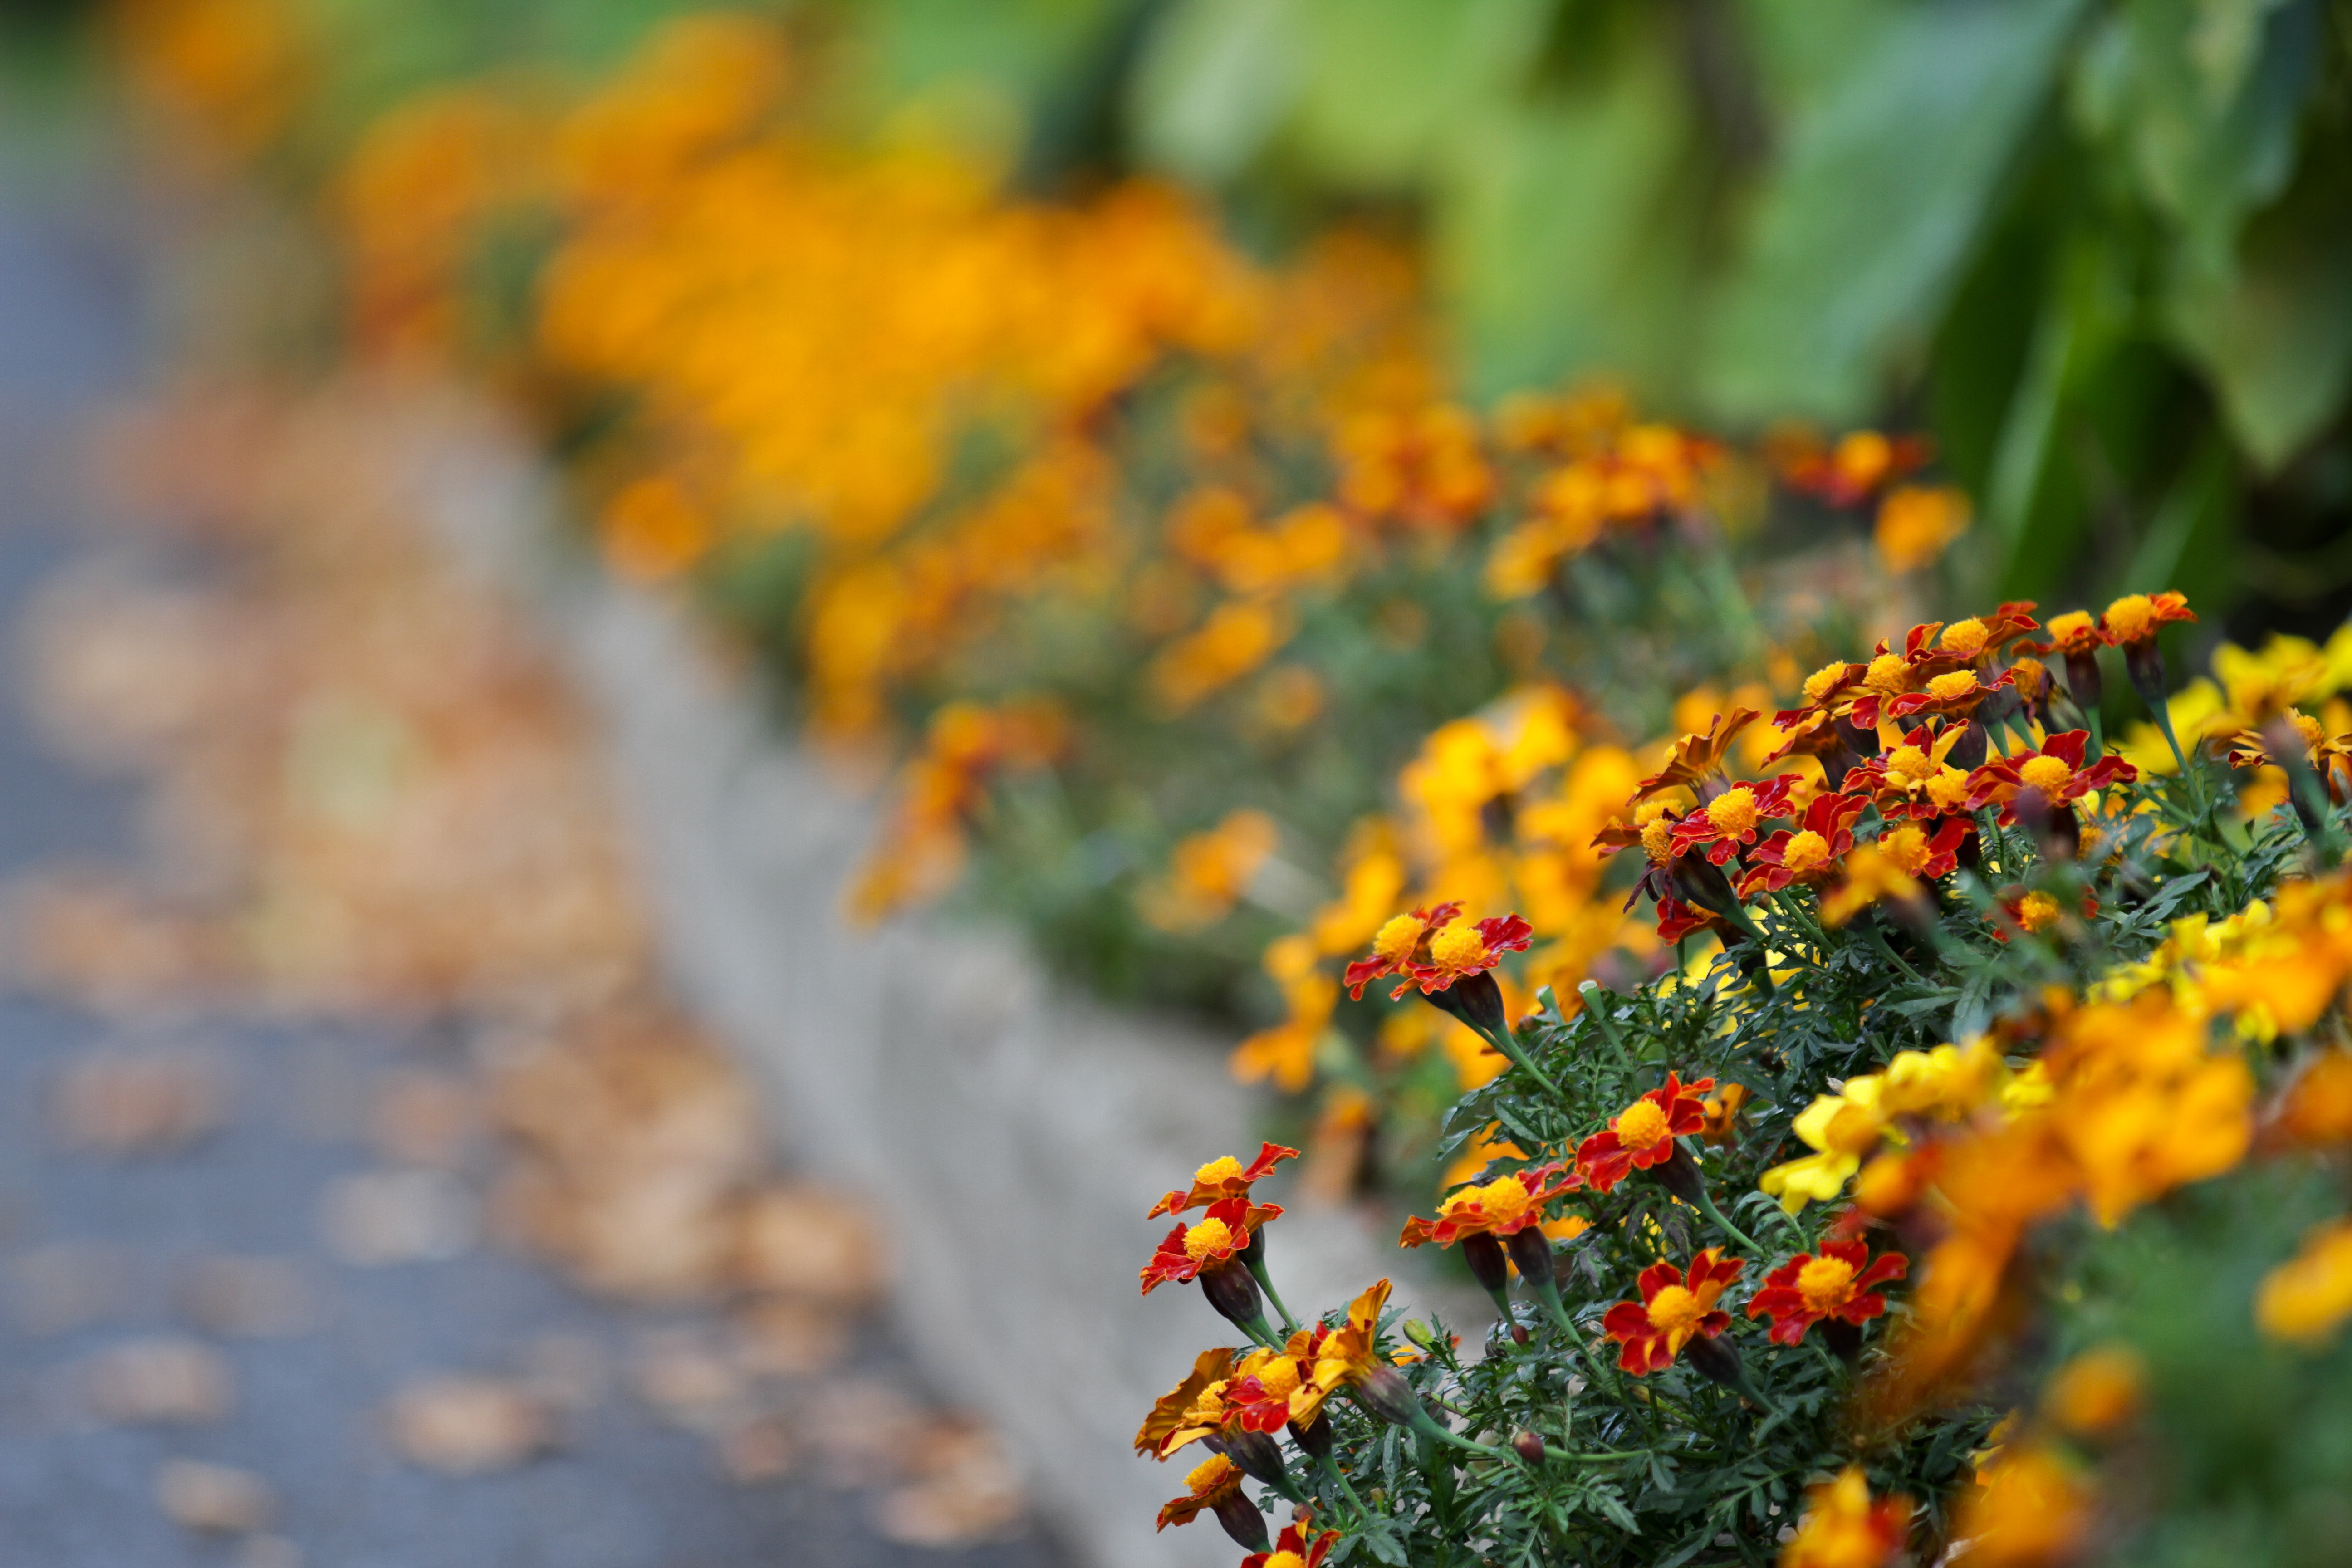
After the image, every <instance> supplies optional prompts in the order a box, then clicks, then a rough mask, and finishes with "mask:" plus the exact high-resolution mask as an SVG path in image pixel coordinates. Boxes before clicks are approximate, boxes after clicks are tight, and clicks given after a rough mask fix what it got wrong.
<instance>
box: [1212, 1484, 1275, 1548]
mask: <svg viewBox="0 0 2352 1568" xmlns="http://www.w3.org/2000/svg"><path fill="white" fill-rule="evenodd" d="M1216 1513H1217V1522H1218V1523H1219V1524H1222V1525H1223V1526H1224V1527H1225V1533H1226V1534H1227V1535H1230V1536H1232V1537H1233V1538H1234V1542H1235V1543H1236V1544H1237V1545H1239V1546H1240V1547H1241V1548H1242V1550H1243V1551H1244V1552H1264V1551H1265V1550H1266V1549H1267V1548H1268V1547H1269V1546H1271V1545H1272V1544H1273V1543H1272V1542H1269V1541H1267V1539H1266V1535H1265V1515H1264V1514H1262V1513H1260V1512H1258V1510H1257V1504H1255V1503H1254V1502H1252V1501H1250V1500H1249V1499H1247V1498H1245V1497H1244V1496H1242V1494H1241V1493H1240V1491H1238V1490H1236V1491H1234V1494H1233V1495H1232V1496H1230V1497H1224V1498H1220V1499H1218V1500H1217V1502H1216Z"/></svg>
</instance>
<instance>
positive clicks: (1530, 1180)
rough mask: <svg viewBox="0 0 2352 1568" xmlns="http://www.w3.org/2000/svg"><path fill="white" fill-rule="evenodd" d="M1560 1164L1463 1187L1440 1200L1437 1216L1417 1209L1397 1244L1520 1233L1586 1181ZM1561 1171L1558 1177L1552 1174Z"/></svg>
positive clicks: (1447, 1244) (1449, 1241) (1446, 1244)
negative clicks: (1546, 1207) (1426, 1216)
mask: <svg viewBox="0 0 2352 1568" xmlns="http://www.w3.org/2000/svg"><path fill="white" fill-rule="evenodd" d="M1560 1169H1561V1167H1560V1166H1559V1164H1557V1163H1554V1164H1549V1165H1535V1166H1530V1167H1529V1168H1528V1169H1527V1170H1524V1171H1516V1172H1513V1173H1511V1174H1509V1175H1507V1176H1497V1177H1496V1179H1495V1180H1493V1181H1491V1182H1488V1183H1486V1184H1485V1185H1484V1186H1471V1187H1464V1188H1462V1189H1460V1190H1459V1191H1457V1192H1454V1193H1453V1194H1450V1195H1449V1196H1448V1197H1447V1198H1446V1200H1445V1201H1444V1203H1443V1204H1441V1205H1438V1209H1437V1217H1436V1218H1435V1219H1433V1220H1428V1219H1423V1218H1422V1217H1421V1216H1420V1215H1414V1216H1413V1217H1412V1218H1411V1219H1408V1220H1406V1221H1405V1222H1404V1234H1403V1235H1402V1236H1401V1237H1398V1238H1397V1245H1398V1246H1400V1247H1419V1246H1421V1245H1422V1244H1423V1243H1424V1242H1431V1241H1433V1242H1435V1243H1437V1245H1438V1246H1440V1247H1451V1246H1453V1245H1454V1243H1455V1242H1457V1241H1459V1240H1461V1239H1462V1238H1463V1237H1465V1236H1495V1237H1504V1236H1517V1234H1518V1233H1519V1232H1520V1231H1523V1230H1525V1229H1527V1227H1528V1226H1531V1225H1536V1224H1538V1223H1540V1222H1541V1220H1542V1219H1543V1211H1544V1205H1546V1204H1548V1203H1549V1202H1550V1201H1551V1200H1552V1199H1554V1198H1556V1197H1558V1196H1559V1195H1560V1194H1562V1193H1566V1192H1572V1191H1574V1190H1575V1189H1577V1188H1579V1187H1580V1186H1582V1185H1583V1184H1584V1180H1583V1178H1582V1177H1581V1176H1580V1175H1578V1174H1577V1173H1575V1172H1573V1171H1571V1172H1570V1173H1568V1174H1566V1175H1565V1176H1561V1175H1559V1172H1560ZM1556 1176H1557V1177H1559V1179H1558V1180H1553V1179H1552V1178H1554V1177H1556Z"/></svg>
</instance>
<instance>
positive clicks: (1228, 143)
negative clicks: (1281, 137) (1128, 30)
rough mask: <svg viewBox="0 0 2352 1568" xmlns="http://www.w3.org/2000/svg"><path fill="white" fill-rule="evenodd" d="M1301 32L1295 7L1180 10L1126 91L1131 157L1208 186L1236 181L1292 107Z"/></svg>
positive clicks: (1226, 0)
mask: <svg viewBox="0 0 2352 1568" xmlns="http://www.w3.org/2000/svg"><path fill="white" fill-rule="evenodd" d="M1306 31H1307V29H1306V25H1305V22H1304V21H1303V19H1302V18H1301V17H1300V16H1299V14H1298V6H1297V4H1296V0H1179V4H1177V5H1172V6H1171V7H1170V8H1169V9H1168V11H1167V12H1166V14H1165V15H1163V16H1161V17H1160V21H1159V24H1158V26H1155V27H1153V29H1152V32H1151V37H1150V41H1149V42H1148V43H1147V44H1146V46H1145V47H1144V52H1143V57H1142V58H1141V59H1140V60H1139V62H1138V64H1137V68H1136V74H1135V80H1134V81H1133V83H1132V84H1131V85H1130V87H1129V96H1128V132H1129V136H1130V137H1131V138H1132V139H1133V142H1134V143H1135V147H1136V150H1137V152H1138V153H1140V154H1141V155H1142V157H1143V158H1144V159H1145V160H1147V161H1148V162H1150V163H1155V164H1157V165H1159V166H1160V167H1161V168H1166V169H1172V170H1174V171H1176V172H1177V173H1179V174H1185V175H1188V176H1190V177H1191V178H1192V179H1196V180H1202V181H1205V182H1208V183H1211V184H1217V183H1222V182H1223V181H1227V180H1231V179H1233V178H1234V177H1235V176H1236V175H1238V174H1241V173H1242V171H1243V170H1244V168H1246V167H1247V166H1248V165H1249V164H1250V163H1251V162H1252V161H1254V160H1255V158H1256V157H1257V155H1258V153H1260V152H1261V151H1262V150H1263V149H1264V148H1265V143H1266V142H1267V140H1268V138H1270V137H1271V136H1272V135H1273V134H1274V132H1275V131H1276V129H1277V128H1278V127H1279V126H1280V125H1281V123H1282V121H1285V120H1286V119H1287V118H1288V117H1289V114H1290V111H1291V108H1292V106H1293V105H1294V104H1295V103H1297V99H1298V92H1299V89H1300V87H1301V85H1302V84H1303V83H1304V81H1305V79H1306V74H1307V66H1306V59H1307V47H1306Z"/></svg>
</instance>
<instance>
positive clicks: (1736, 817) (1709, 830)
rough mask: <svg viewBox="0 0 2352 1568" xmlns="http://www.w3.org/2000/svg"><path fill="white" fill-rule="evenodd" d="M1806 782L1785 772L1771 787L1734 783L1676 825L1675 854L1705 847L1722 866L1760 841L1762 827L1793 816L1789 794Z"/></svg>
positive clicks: (1798, 775) (1673, 847)
mask: <svg viewBox="0 0 2352 1568" xmlns="http://www.w3.org/2000/svg"><path fill="white" fill-rule="evenodd" d="M1803 782H1804V777H1803V775H1802V774H1801V773H1782V774H1780V776H1779V777H1778V778H1775V779H1773V780H1772V781H1771V782H1770V783H1769V784H1734V785H1733V786H1732V787H1731V788H1729V789H1727V790H1725V791H1724V792H1723V793H1722V794H1721V795H1717V796H1716V797H1715V798H1714V799H1713V800H1711V801H1709V802H1707V803H1706V805H1703V806H1700V807H1699V808H1698V809H1697V810H1696V811H1694V812H1692V813H1691V814H1690V815H1689V816H1685V817H1684V818H1683V819H1682V820H1681V821H1680V822H1677V823H1675V828H1674V838H1673V843H1672V848H1671V853H1673V854H1675V855H1687V854H1689V853H1691V852H1692V851H1693V850H1695V849H1699V848H1705V849H1706V858H1708V859H1709V860H1710V861H1713V862H1714V863H1715V864H1716V865H1717V866H1720V865H1722V864H1723V863H1724V862H1725V861H1727V860H1728V859H1730V858H1731V857H1732V856H1733V855H1735V854H1737V853H1738V850H1739V847H1740V846H1741V845H1743V844H1753V843H1755V842H1756V830H1757V828H1758V826H1759V825H1761V824H1762V823H1764V822H1767V821H1769V820H1771V819H1773V818H1776V817H1784V816H1788V815H1789V792H1790V789H1791V788H1793V787H1795V786H1796V785H1797V784H1801V783H1803Z"/></svg>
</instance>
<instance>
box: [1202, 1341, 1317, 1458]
mask: <svg viewBox="0 0 2352 1568" xmlns="http://www.w3.org/2000/svg"><path fill="white" fill-rule="evenodd" d="M1330 1334H1331V1331H1330V1330H1329V1329H1328V1328H1326V1327H1324V1326H1323V1325H1322V1324H1320V1323H1318V1324H1316V1325H1315V1327H1313V1328H1311V1329H1301V1330H1299V1331H1297V1333H1295V1334H1293V1335H1291V1336H1290V1338H1289V1340H1288V1341H1287V1342H1285V1344H1284V1346H1283V1348H1282V1350H1281V1352H1279V1353H1276V1352H1273V1351H1268V1350H1261V1351H1256V1352H1253V1353H1251V1354H1250V1355H1249V1356H1247V1357H1245V1358H1244V1360H1243V1362H1242V1363H1241V1365H1239V1366H1238V1367H1236V1368H1234V1374H1233V1376H1232V1378H1231V1379H1230V1380H1228V1381H1227V1383H1226V1384H1225V1386H1224V1388H1223V1391H1222V1396H1221V1397H1222V1405H1223V1411H1224V1414H1225V1416H1226V1418H1227V1419H1228V1420H1229V1421H1231V1422H1232V1424H1233V1425H1234V1426H1238V1427H1240V1428H1241V1429H1242V1430H1243V1431H1244V1432H1269V1433H1271V1432H1279V1431H1281V1430H1282V1428H1283V1427H1284V1426H1286V1425H1287V1424H1288V1423H1290V1422H1292V1421H1297V1422H1298V1423H1299V1424H1300V1425H1301V1426H1304V1425H1306V1424H1307V1422H1309V1421H1312V1420H1314V1419H1315V1413H1316V1411H1318V1409H1320V1408H1321V1407H1322V1404H1323V1394H1322V1391H1320V1390H1318V1389H1317V1388H1316V1387H1315V1385H1314V1383H1313V1376H1314V1371H1315V1359H1316V1356H1317V1355H1318V1353H1319V1352H1321V1350H1322V1347H1323V1342H1324V1341H1325V1340H1327V1339H1328V1338H1329V1337H1330Z"/></svg>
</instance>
